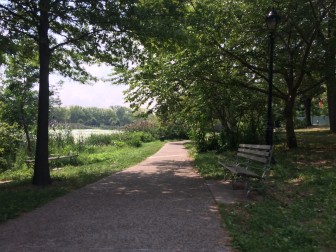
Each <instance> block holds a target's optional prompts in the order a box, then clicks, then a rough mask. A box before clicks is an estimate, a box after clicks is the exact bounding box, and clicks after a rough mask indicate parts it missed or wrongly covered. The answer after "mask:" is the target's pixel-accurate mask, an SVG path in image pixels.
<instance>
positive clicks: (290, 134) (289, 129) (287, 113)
mask: <svg viewBox="0 0 336 252" xmlns="http://www.w3.org/2000/svg"><path fill="white" fill-rule="evenodd" d="M289 97H290V98H288V99H287V100H286V104H285V109H284V117H285V120H286V138H287V146H288V148H290V149H294V148H297V141H296V135H295V131H294V102H295V97H294V96H293V95H290V96H289Z"/></svg>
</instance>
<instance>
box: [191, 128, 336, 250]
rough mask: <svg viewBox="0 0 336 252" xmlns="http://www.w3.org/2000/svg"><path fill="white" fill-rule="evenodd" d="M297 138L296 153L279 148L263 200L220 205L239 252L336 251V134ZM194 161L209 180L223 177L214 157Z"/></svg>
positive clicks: (201, 156)
mask: <svg viewBox="0 0 336 252" xmlns="http://www.w3.org/2000/svg"><path fill="white" fill-rule="evenodd" d="M297 137H298V139H299V140H300V141H299V148H297V149H295V150H288V149H285V148H284V145H283V144H279V145H277V146H276V148H275V159H276V162H277V163H276V164H275V165H274V166H273V168H272V172H271V176H270V177H269V179H268V180H267V190H266V194H265V196H264V197H263V198H262V199H259V200H255V201H252V202H245V203H241V204H234V205H221V206H220V211H221V215H222V221H223V225H224V226H225V227H226V228H227V229H228V230H229V232H230V234H231V236H232V237H233V245H234V247H236V248H237V249H238V250H239V251H249V252H250V251H305V252H306V251H335V248H336V239H335V237H336V197H335V194H336V162H335V161H336V135H333V134H330V133H329V132H328V131H327V130H320V131H319V130H316V129H315V130H301V131H298V132H297ZM224 155H233V153H225V154H224ZM194 158H195V162H196V166H197V167H198V169H199V171H200V173H201V174H202V175H203V176H204V177H206V178H220V179H222V178H223V171H222V170H221V169H220V168H219V167H218V166H217V158H216V154H215V153H206V154H196V153H194Z"/></svg>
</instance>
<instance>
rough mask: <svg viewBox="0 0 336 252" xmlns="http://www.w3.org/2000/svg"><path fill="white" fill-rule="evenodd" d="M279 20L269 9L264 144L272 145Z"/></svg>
mask: <svg viewBox="0 0 336 252" xmlns="http://www.w3.org/2000/svg"><path fill="white" fill-rule="evenodd" d="M279 22H280V16H279V15H278V13H277V12H276V11H275V10H272V11H270V13H269V14H268V15H267V17H266V24H267V27H268V29H269V31H270V35H269V37H270V55H269V70H268V104H267V105H268V107H267V126H266V144H267V145H273V119H272V87H273V54H274V37H275V30H276V28H277V26H278V24H279Z"/></svg>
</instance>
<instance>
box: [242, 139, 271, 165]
mask: <svg viewBox="0 0 336 252" xmlns="http://www.w3.org/2000/svg"><path fill="white" fill-rule="evenodd" d="M237 156H239V157H243V158H247V159H250V160H253V161H257V162H260V163H263V164H265V165H266V166H265V168H266V167H269V165H270V163H271V158H272V146H271V145H257V144H239V148H238V153H237Z"/></svg>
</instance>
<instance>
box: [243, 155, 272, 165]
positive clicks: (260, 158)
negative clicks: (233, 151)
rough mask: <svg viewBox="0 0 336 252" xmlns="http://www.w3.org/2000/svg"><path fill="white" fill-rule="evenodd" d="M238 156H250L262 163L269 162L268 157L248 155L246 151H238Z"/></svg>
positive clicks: (249, 157)
mask: <svg viewBox="0 0 336 252" xmlns="http://www.w3.org/2000/svg"><path fill="white" fill-rule="evenodd" d="M237 156H239V157H244V158H248V159H251V160H254V161H258V162H260V163H263V164H266V163H267V162H268V159H267V158H266V157H258V156H253V155H248V154H245V153H237Z"/></svg>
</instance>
